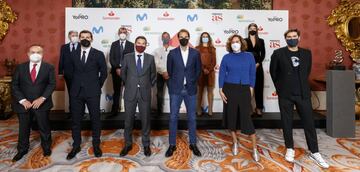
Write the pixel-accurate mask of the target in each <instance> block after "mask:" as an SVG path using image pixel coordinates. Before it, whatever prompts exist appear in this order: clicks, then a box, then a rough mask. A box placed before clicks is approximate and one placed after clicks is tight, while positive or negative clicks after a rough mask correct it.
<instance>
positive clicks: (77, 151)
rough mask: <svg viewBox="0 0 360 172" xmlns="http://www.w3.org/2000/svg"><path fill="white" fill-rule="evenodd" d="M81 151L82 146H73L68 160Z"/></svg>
mask: <svg viewBox="0 0 360 172" xmlns="http://www.w3.org/2000/svg"><path fill="white" fill-rule="evenodd" d="M79 152H80V147H77V148H73V149H72V150H71V151H70V153H69V154H68V155H67V157H66V159H67V160H71V159H73V158H74V157H75V156H76V154H77V153H79Z"/></svg>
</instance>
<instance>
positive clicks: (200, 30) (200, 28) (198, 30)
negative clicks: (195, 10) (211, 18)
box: [195, 27, 203, 32]
mask: <svg viewBox="0 0 360 172" xmlns="http://www.w3.org/2000/svg"><path fill="white" fill-rule="evenodd" d="M195 31H196V32H202V31H203V28H202V27H196V28H195Z"/></svg>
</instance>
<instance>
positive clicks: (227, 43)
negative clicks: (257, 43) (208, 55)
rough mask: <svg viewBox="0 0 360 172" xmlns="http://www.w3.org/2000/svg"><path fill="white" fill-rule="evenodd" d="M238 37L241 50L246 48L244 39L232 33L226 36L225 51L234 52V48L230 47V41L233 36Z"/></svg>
mask: <svg viewBox="0 0 360 172" xmlns="http://www.w3.org/2000/svg"><path fill="white" fill-rule="evenodd" d="M235 37H237V38H239V39H240V42H241V51H246V50H247V44H246V41H245V40H244V38H242V37H241V36H240V35H236V34H235V35H232V36H230V37H229V38H228V40H227V42H226V51H228V52H229V53H232V52H234V50H233V49H232V48H231V41H232V40H233V39H234V38H235Z"/></svg>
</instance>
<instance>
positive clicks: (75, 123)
mask: <svg viewBox="0 0 360 172" xmlns="http://www.w3.org/2000/svg"><path fill="white" fill-rule="evenodd" d="M71 103H72V105H71V108H72V109H71V112H72V116H71V118H72V138H73V140H74V142H73V148H77V147H80V144H81V120H82V119H83V116H84V113H85V104H86V105H87V108H88V109H89V114H90V119H91V128H92V144H93V146H99V145H100V134H101V120H100V95H99V96H95V97H87V96H86V94H85V92H84V91H83V89H80V92H79V95H78V96H72V97H71Z"/></svg>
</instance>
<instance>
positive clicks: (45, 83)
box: [11, 45, 56, 161]
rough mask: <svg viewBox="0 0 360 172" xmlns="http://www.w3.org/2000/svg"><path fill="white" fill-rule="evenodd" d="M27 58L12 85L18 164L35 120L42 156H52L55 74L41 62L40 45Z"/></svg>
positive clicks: (33, 48)
mask: <svg viewBox="0 0 360 172" xmlns="http://www.w3.org/2000/svg"><path fill="white" fill-rule="evenodd" d="M28 56H29V60H30V61H28V62H25V63H22V64H19V65H18V66H17V67H16V70H15V73H14V75H13V78H12V82H11V89H12V96H13V103H12V108H13V110H14V112H16V113H17V114H18V117H19V141H18V146H17V150H18V153H17V154H16V155H15V157H14V158H13V161H18V160H20V159H21V158H22V157H23V156H24V155H25V154H27V152H28V149H29V136H30V128H31V123H32V119H33V117H34V116H35V117H36V121H37V124H38V126H39V129H40V138H41V147H42V149H43V155H44V156H50V155H51V149H50V147H51V129H50V125H49V111H50V109H51V108H52V107H53V103H52V97H51V95H52V93H53V91H54V90H55V86H56V80H55V70H54V67H53V66H52V65H50V64H48V63H46V62H44V61H42V57H43V48H42V47H41V46H40V45H33V46H31V47H30V48H29V52H28Z"/></svg>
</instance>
